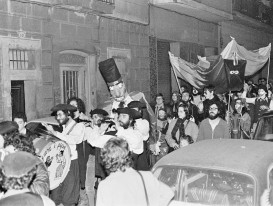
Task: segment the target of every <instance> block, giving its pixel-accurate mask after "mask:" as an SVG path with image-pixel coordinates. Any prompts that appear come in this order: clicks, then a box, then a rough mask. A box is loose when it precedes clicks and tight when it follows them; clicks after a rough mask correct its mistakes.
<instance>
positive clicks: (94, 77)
mask: <svg viewBox="0 0 273 206" xmlns="http://www.w3.org/2000/svg"><path fill="white" fill-rule="evenodd" d="M148 32H149V30H148V2H147V1H145V0H139V1H137V2H136V1H133V0H128V1H126V2H125V1H122V0H115V1H114V0H92V1H91V0H82V1H76V0H75V1H65V0H31V1H25V0H24V1H23V0H1V1H0V45H1V50H0V51H1V64H0V65H1V70H0V75H1V86H0V94H1V95H0V105H1V107H0V118H1V120H9V119H11V118H12V114H14V113H15V112H18V111H22V112H25V113H26V114H27V117H28V119H29V120H31V119H34V118H40V117H45V116H48V115H50V113H51V112H50V108H51V107H52V106H54V105H55V104H58V103H64V102H66V101H67V99H68V98H69V97H72V96H78V97H80V98H82V99H83V100H84V101H85V103H86V107H87V112H89V111H90V109H93V108H95V107H97V106H98V105H99V104H101V103H102V102H103V101H105V100H106V99H107V98H108V97H109V92H108V88H107V87H106V84H105V82H104V80H103V78H102V76H101V74H100V72H99V71H98V62H99V61H102V60H105V59H106V58H110V57H113V58H115V60H116V62H117V64H118V66H119V68H120V70H121V74H122V75H123V76H124V80H125V82H126V83H129V82H130V84H127V88H128V89H129V91H133V90H140V91H143V92H144V93H145V94H146V96H148V98H149V96H150V94H149V92H150V91H149V90H150V86H149V46H148V44H149V33H148Z"/></svg>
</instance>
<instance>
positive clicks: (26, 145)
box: [4, 133, 36, 155]
mask: <svg viewBox="0 0 273 206" xmlns="http://www.w3.org/2000/svg"><path fill="white" fill-rule="evenodd" d="M32 140H33V138H31V137H27V136H25V135H22V134H19V133H14V134H12V135H9V136H5V137H4V147H7V146H8V145H12V146H14V148H15V149H16V150H18V151H24V152H29V153H31V154H33V155H36V153H35V147H34V145H33V142H32Z"/></svg>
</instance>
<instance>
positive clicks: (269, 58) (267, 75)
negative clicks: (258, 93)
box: [266, 54, 270, 84]
mask: <svg viewBox="0 0 273 206" xmlns="http://www.w3.org/2000/svg"><path fill="white" fill-rule="evenodd" d="M269 69H270V54H269V58H268V67H267V78H266V84H268V79H269Z"/></svg>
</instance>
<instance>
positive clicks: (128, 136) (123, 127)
mask: <svg viewBox="0 0 273 206" xmlns="http://www.w3.org/2000/svg"><path fill="white" fill-rule="evenodd" d="M117 112H118V114H119V116H118V124H117V125H116V126H117V134H116V136H117V137H121V138H123V139H125V140H126V141H127V142H128V144H129V149H130V151H131V152H132V158H133V167H134V168H135V169H137V170H141V169H143V165H142V162H141V160H139V157H140V155H141V154H142V153H143V149H144V145H143V138H144V136H143V134H142V133H141V132H140V131H139V130H136V129H134V124H135V118H136V117H139V116H140V113H139V112H138V111H136V110H134V109H130V108H128V107H127V108H118V110H117Z"/></svg>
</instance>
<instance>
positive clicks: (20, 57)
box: [9, 49, 35, 70]
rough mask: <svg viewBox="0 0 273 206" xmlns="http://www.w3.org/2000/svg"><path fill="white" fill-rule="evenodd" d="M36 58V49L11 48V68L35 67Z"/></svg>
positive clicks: (25, 68)
mask: <svg viewBox="0 0 273 206" xmlns="http://www.w3.org/2000/svg"><path fill="white" fill-rule="evenodd" d="M34 59H35V51H34V50H24V49H9V68H10V69H11V70H32V69H35V63H34Z"/></svg>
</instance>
